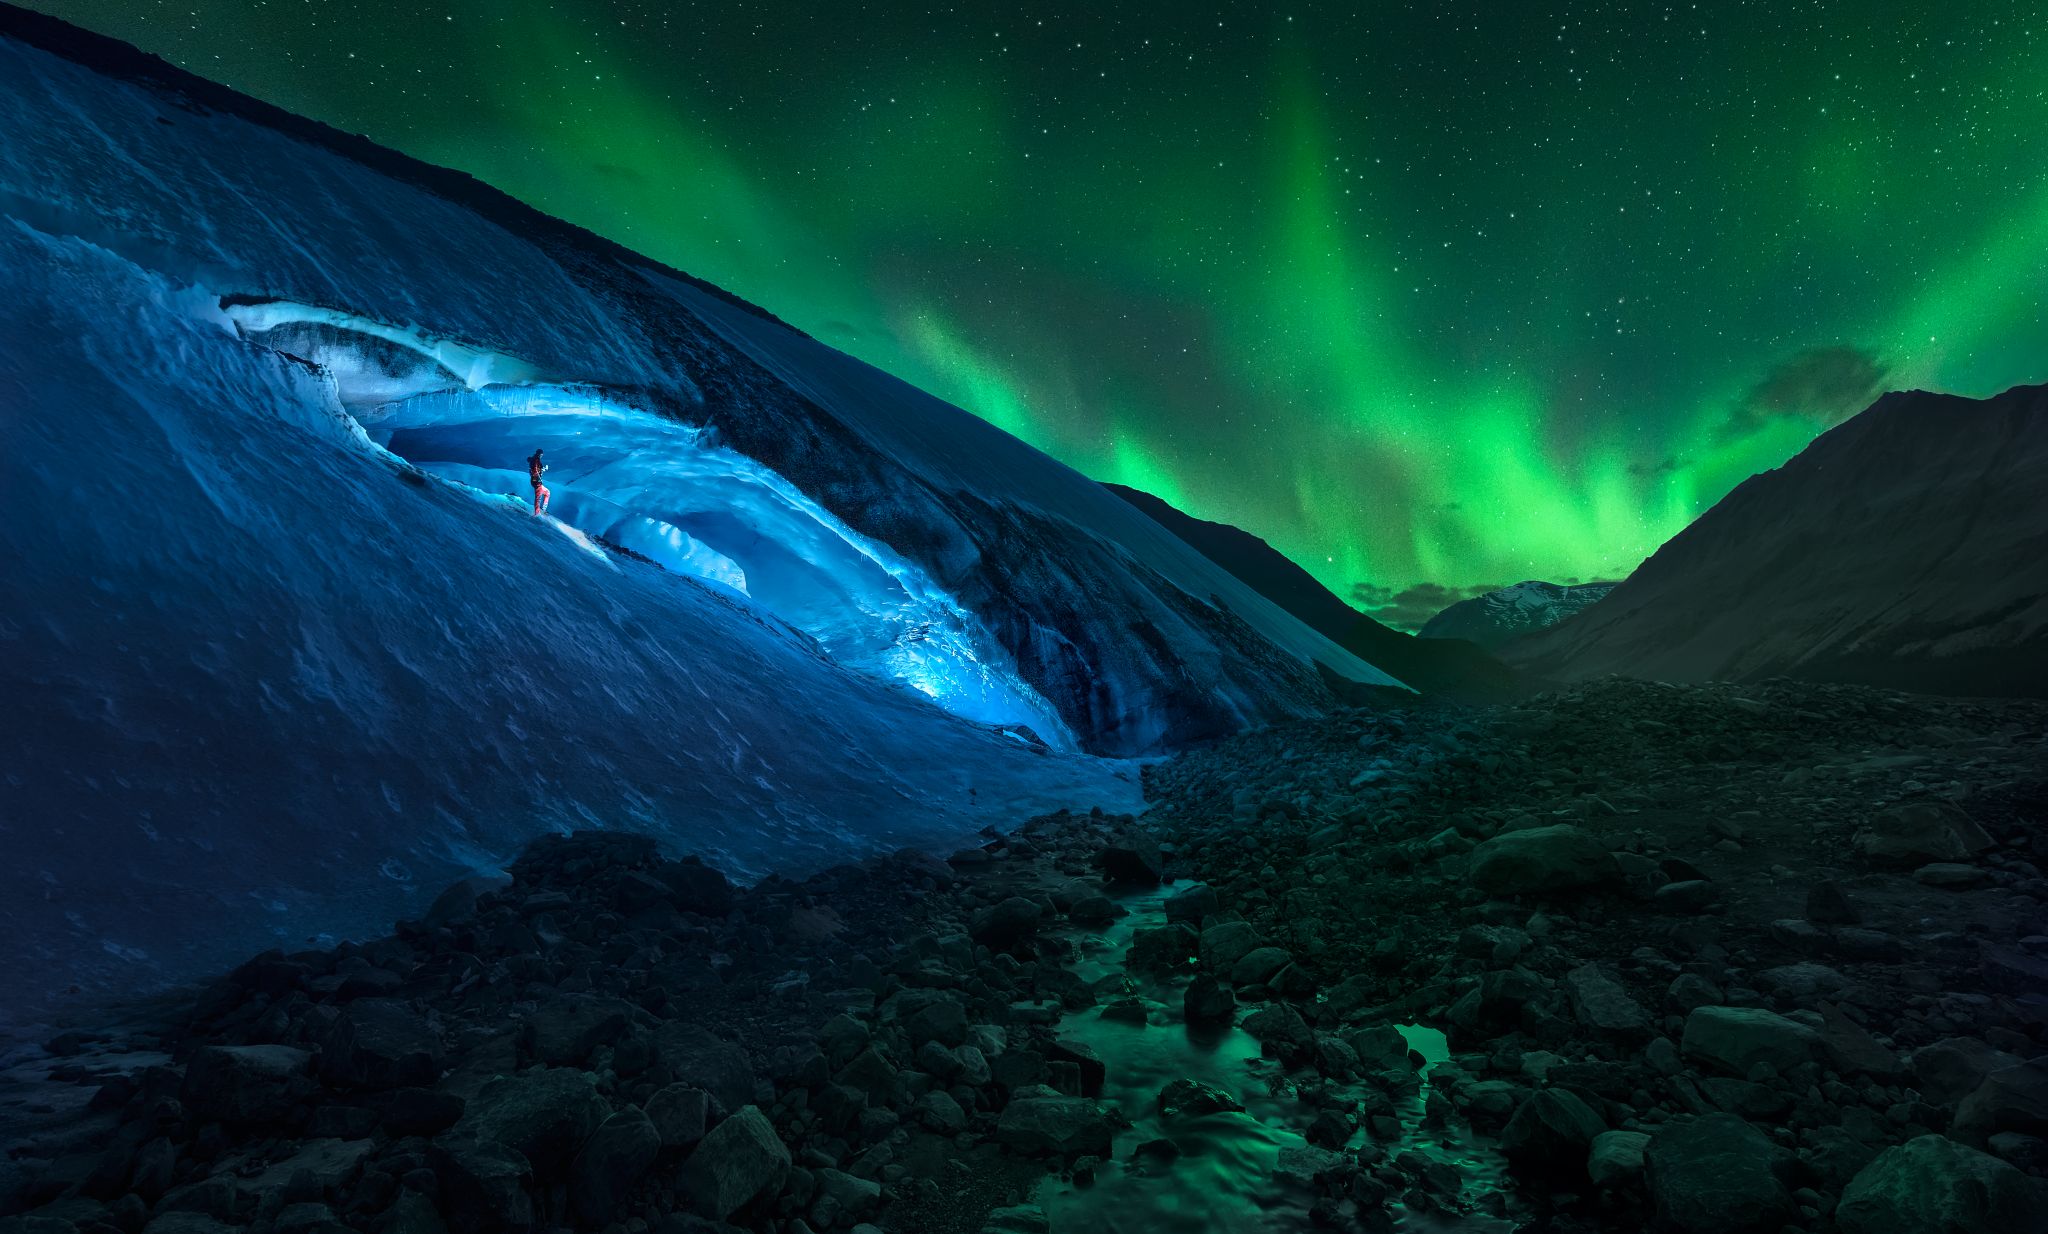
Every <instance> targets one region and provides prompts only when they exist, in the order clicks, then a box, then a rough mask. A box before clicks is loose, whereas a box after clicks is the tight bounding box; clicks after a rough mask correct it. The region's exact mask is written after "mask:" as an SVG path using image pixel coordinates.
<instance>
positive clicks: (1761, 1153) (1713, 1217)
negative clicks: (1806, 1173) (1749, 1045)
mask: <svg viewBox="0 0 2048 1234" xmlns="http://www.w3.org/2000/svg"><path fill="white" fill-rule="evenodd" d="M1794 1164H1795V1162H1794V1159H1793V1157H1792V1154H1790V1153H1788V1152H1786V1151H1785V1150H1784V1149H1782V1148H1779V1147H1777V1146H1776V1145H1774V1144H1772V1143H1771V1142H1770V1140H1768V1139H1766V1138H1765V1137H1764V1135H1763V1133H1762V1132H1760V1131H1758V1130H1757V1129H1756V1128H1754V1127H1752V1126H1750V1125H1749V1124H1748V1123H1746V1122H1744V1121H1743V1120H1741V1119H1739V1118H1737V1117H1735V1116H1734V1115H1733V1114H1708V1115H1705V1116H1703V1117H1700V1118H1696V1119H1694V1120H1693V1121H1692V1122H1689V1123H1680V1124H1678V1125H1675V1126H1669V1127H1666V1128H1664V1129H1663V1130H1660V1131H1658V1132H1657V1133H1656V1134H1655V1135H1653V1136H1652V1137H1651V1138H1650V1143H1649V1146H1648V1147H1647V1148H1646V1149H1645V1151H1644V1153H1643V1165H1644V1178H1645V1180H1646V1182H1647V1184H1648V1186H1649V1191H1650V1202H1651V1207H1652V1209H1653V1210H1654V1212H1655V1214H1656V1218H1657V1222H1658V1225H1659V1227H1660V1228H1662V1229H1667V1230H1670V1231H1672V1232H1673V1234H1778V1231H1779V1230H1780V1229H1781V1228H1782V1227H1783V1226H1784V1225H1786V1224H1787V1223H1788V1222H1792V1221H1795V1220H1797V1218H1798V1215H1799V1209H1798V1206H1797V1205H1796V1204H1795V1203H1794V1202H1793V1200H1792V1194H1791V1192H1790V1191H1788V1190H1787V1189H1786V1183H1787V1181H1788V1178H1789V1177H1790V1174H1791V1171H1792V1168H1793V1166H1794Z"/></svg>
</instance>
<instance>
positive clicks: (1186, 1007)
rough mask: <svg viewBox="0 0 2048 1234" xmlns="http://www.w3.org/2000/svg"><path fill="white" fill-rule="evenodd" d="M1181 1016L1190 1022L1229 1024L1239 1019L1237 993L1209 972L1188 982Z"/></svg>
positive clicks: (1183, 997) (1182, 999)
mask: <svg viewBox="0 0 2048 1234" xmlns="http://www.w3.org/2000/svg"><path fill="white" fill-rule="evenodd" d="M1181 1017H1182V1018H1183V1019H1185V1020H1186V1021H1187V1022H1188V1023H1189V1024H1200V1025H1215V1024H1229V1023H1232V1022H1233V1021H1235V1020H1236V1019H1237V995H1236V993H1234V992H1233V991H1232V990H1231V988H1230V987H1229V986H1227V985H1224V984H1223V983H1222V982H1220V981H1218V980H1216V978H1214V977H1211V976H1209V975H1208V974H1207V973H1199V974H1197V975H1196V976H1195V978H1194V980H1192V981H1190V982H1188V988H1187V992H1186V993H1185V994H1184V995H1183V996H1182V998H1181Z"/></svg>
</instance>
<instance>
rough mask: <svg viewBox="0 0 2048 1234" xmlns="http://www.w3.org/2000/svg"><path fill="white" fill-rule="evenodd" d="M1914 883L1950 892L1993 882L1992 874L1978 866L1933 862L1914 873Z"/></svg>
mask: <svg viewBox="0 0 2048 1234" xmlns="http://www.w3.org/2000/svg"><path fill="white" fill-rule="evenodd" d="M1913 881H1914V882H1916V883H1919V884H1920V885H1921V886H1923V887H1941V888H1944V889H1946V890H1949V891H1967V890H1969V889H1970V888H1972V887H1982V886H1983V885H1984V884H1986V883H1988V882H1990V881H1991V872H1990V871H1989V870H1985V869H1982V868H1980V867H1978V866H1973V865H1964V864H1962V863H1961V862H1956V861H1933V862H1929V863H1928V864H1926V865H1924V866H1921V867H1920V868H1919V869H1917V870H1915V871H1913Z"/></svg>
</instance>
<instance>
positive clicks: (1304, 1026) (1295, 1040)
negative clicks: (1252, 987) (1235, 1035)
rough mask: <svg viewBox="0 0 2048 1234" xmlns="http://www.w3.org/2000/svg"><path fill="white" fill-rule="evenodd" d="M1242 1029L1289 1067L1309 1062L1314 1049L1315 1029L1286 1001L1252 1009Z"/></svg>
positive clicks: (1266, 1053)
mask: <svg viewBox="0 0 2048 1234" xmlns="http://www.w3.org/2000/svg"><path fill="white" fill-rule="evenodd" d="M1243 1028H1244V1031H1245V1032H1246V1033H1248V1034H1250V1035H1251V1036H1252V1037H1253V1038H1255V1039H1256V1040H1257V1041H1258V1043H1259V1047H1260V1051H1261V1052H1262V1053H1264V1054H1265V1055H1267V1056H1268V1057H1270V1058H1277V1059H1279V1060H1280V1062H1281V1063H1282V1064H1283V1065H1285V1066H1288V1067H1294V1066H1298V1065H1299V1064H1301V1063H1303V1062H1306V1061H1307V1060H1308V1057H1309V1054H1310V1052H1311V1051H1313V1050H1314V1049H1315V1044H1316V1034H1315V1030H1314V1029H1312V1028H1310V1027H1309V1026H1308V1022H1307V1021H1305V1020H1303V1019H1302V1018H1301V1013H1300V1012H1299V1011H1296V1010H1295V1009H1294V1008H1293V1007H1292V1006H1291V1005H1289V1004H1287V1003H1274V1004H1272V1005H1270V1006H1267V1007H1261V1008H1260V1009H1259V1010H1257V1011H1254V1012H1252V1013H1251V1014H1250V1015H1248V1016H1246V1017H1245V1018H1244V1025H1243Z"/></svg>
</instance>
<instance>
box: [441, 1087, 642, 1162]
mask: <svg viewBox="0 0 2048 1234" xmlns="http://www.w3.org/2000/svg"><path fill="white" fill-rule="evenodd" d="M610 1114H611V1110H610V1108H609V1107H607V1106H606V1105H605V1101H604V1098H602V1097H600V1096H598V1095H597V1086H596V1083H595V1081H594V1080H593V1078H592V1077H591V1076H590V1074H589V1073H587V1072H583V1071H575V1070H571V1069H569V1068H566V1067H555V1068H548V1069H537V1070H533V1071H527V1072H522V1073H521V1074H519V1075H512V1076H505V1077H503V1078H501V1079H496V1080H492V1081H491V1082H490V1083H488V1084H486V1085H484V1087H483V1090H482V1091H481V1092H479V1093H478V1094H477V1095H476V1097H475V1099H474V1100H472V1101H470V1102H469V1105H468V1108H467V1109H465V1110H464V1111H463V1113H462V1120H461V1121H460V1122H458V1123H456V1124H455V1128H454V1130H453V1132H452V1133H451V1134H452V1135H453V1136H454V1138H456V1139H465V1140H496V1141H497V1142H498V1143H500V1144H503V1145H505V1146H507V1147H508V1148H511V1149H514V1150H515V1151H517V1152H518V1153H519V1154H520V1155H521V1156H523V1157H525V1158H526V1160H527V1161H528V1162H530V1163H532V1165H533V1166H534V1167H535V1168H536V1169H537V1170H539V1171H540V1172H542V1173H551V1174H559V1173H560V1172H561V1170H563V1169H565V1168H567V1166H568V1164H569V1162H570V1161H572V1160H573V1159H574V1158H575V1156H576V1150H578V1149H580V1148H582V1147H583V1142H584V1141H585V1140H587V1139H589V1138H590V1133H591V1132H593V1131H596V1130H597V1127H598V1124H599V1123H602V1122H603V1121H604V1120H605V1119H606V1118H607V1117H608V1116H609V1115H610Z"/></svg>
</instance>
